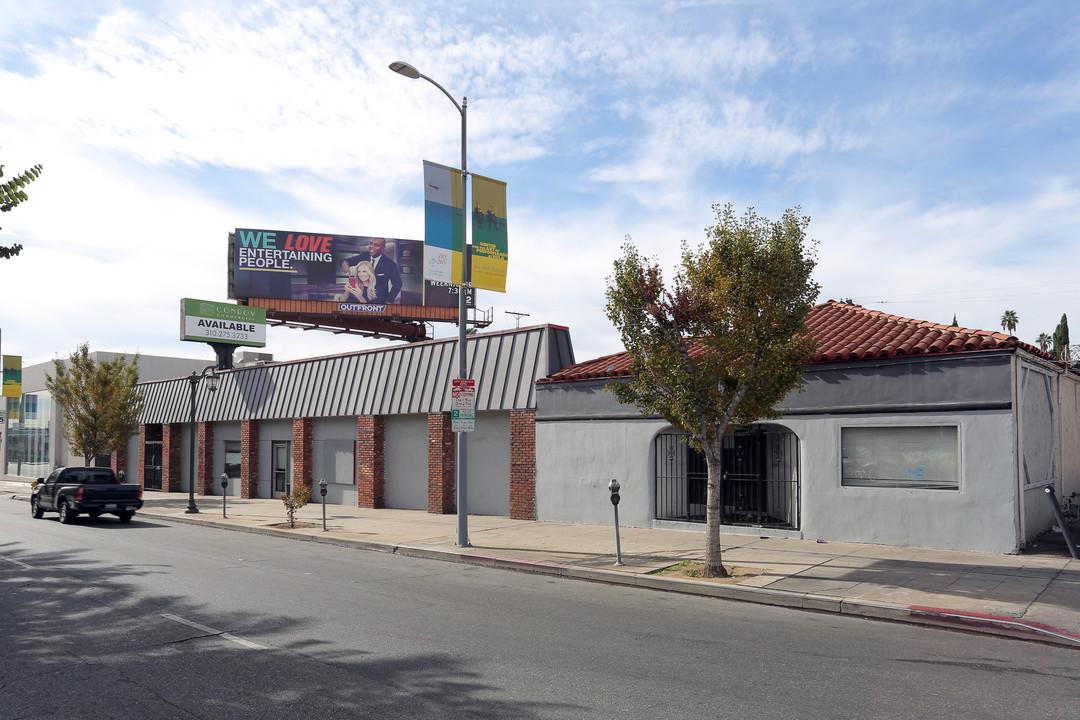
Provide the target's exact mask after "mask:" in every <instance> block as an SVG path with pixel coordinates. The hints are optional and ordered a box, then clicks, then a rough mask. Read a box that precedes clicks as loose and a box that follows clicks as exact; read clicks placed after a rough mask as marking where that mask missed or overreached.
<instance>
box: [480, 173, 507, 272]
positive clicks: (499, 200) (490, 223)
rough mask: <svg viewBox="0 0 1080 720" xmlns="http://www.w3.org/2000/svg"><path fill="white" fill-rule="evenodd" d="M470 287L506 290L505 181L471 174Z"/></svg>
mask: <svg viewBox="0 0 1080 720" xmlns="http://www.w3.org/2000/svg"><path fill="white" fill-rule="evenodd" d="M472 199H473V211H472V216H473V225H472V239H473V242H472V286H473V287H474V288H480V289H481V290H494V291H495V292H506V183H504V182H502V181H501V180H492V179H491V178H487V177H484V176H483V175H476V174H474V175H473V176H472Z"/></svg>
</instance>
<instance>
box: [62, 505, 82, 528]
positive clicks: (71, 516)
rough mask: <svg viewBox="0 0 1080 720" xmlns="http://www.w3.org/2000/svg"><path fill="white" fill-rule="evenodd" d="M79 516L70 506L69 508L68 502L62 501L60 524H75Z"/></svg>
mask: <svg viewBox="0 0 1080 720" xmlns="http://www.w3.org/2000/svg"><path fill="white" fill-rule="evenodd" d="M78 514H79V513H77V512H75V511H74V510H72V509H71V507H70V506H68V502H67V500H61V501H60V522H62V523H64V524H65V525H70V524H71V523H73V522H75V517H76V516H77V515H78Z"/></svg>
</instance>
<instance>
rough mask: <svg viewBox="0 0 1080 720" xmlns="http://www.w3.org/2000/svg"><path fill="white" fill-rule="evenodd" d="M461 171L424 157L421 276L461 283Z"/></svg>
mask: <svg viewBox="0 0 1080 720" xmlns="http://www.w3.org/2000/svg"><path fill="white" fill-rule="evenodd" d="M463 200H464V199H463V198H462V197H461V171H460V170H455V169H454V168H449V167H446V166H445V165H438V164H436V163H433V162H428V161H427V160H425V161H424V279H425V280H434V281H436V282H449V283H453V284H455V285H460V284H461V279H462V258H463V257H464V249H465V238H464V236H463V234H462V231H463V230H464V228H463V227H462V222H461V220H462V208H463V207H464V202H463Z"/></svg>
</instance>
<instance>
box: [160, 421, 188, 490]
mask: <svg viewBox="0 0 1080 720" xmlns="http://www.w3.org/2000/svg"><path fill="white" fill-rule="evenodd" d="M183 427H184V426H183V425H180V424H178V423H173V424H171V425H162V426H161V490H162V492H180V491H181V489H182V487H181V485H180V437H181V434H180V431H181V430H182V429H183Z"/></svg>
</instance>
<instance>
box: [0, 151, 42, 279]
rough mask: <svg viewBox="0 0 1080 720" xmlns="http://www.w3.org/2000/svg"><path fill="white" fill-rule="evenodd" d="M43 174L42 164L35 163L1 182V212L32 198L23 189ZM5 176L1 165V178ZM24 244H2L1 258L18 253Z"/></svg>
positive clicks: (0, 248) (8, 210) (12, 208)
mask: <svg viewBox="0 0 1080 720" xmlns="http://www.w3.org/2000/svg"><path fill="white" fill-rule="evenodd" d="M40 174H41V165H35V166H33V167H32V168H30V169H29V170H27V171H25V172H21V173H19V174H18V175H15V176H14V177H12V178H11V179H10V180H8V181H7V182H0V212H11V211H12V210H14V209H15V207H16V206H17V205H18V204H19V203H21V202H25V201H27V200H29V199H30V196H29V195H27V194H26V191H25V190H24V189H23V188H25V187H26V186H27V185H29V184H30V183H32V182H33V181H34V180H37V178H38V175H40ZM3 177H4V166H3V165H0V178H3ZM22 248H23V246H22V245H20V244H19V243H15V244H14V245H0V258H4V259H7V258H10V257H13V256H15V255H18V254H19V253H20V252H21V251H22Z"/></svg>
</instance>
